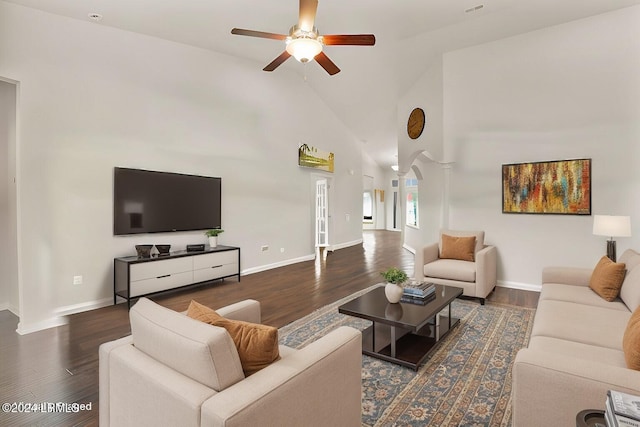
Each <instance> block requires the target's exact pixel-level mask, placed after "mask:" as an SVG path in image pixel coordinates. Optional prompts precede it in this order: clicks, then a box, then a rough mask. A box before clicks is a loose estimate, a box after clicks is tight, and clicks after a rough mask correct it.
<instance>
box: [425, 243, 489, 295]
mask: <svg viewBox="0 0 640 427" xmlns="http://www.w3.org/2000/svg"><path fill="white" fill-rule="evenodd" d="M443 235H446V236H453V237H475V245H474V246H473V247H472V249H471V258H469V259H473V261H471V260H462V259H455V257H454V258H451V257H448V256H451V255H450V251H448V252H449V254H447V255H446V256H447V257H443V256H442V255H443ZM446 236H445V240H446V239H447V237H446ZM447 241H449V240H447ZM445 243H446V242H445ZM444 249H445V252H447V249H448V248H444ZM415 265H416V266H419V265H422V266H423V268H422V271H420V269H419V268H416V278H418V279H422V278H423V277H424V279H425V280H428V281H430V282H434V283H438V284H441V285H449V286H457V287H459V288H462V289H463V290H464V293H463V295H466V296H469V297H474V298H479V299H480V304H483V305H484V301H485V298H486V297H487V296H488V295H489V294H490V293H491V292H492V291H493V289H494V288H495V286H496V281H497V253H496V248H495V246H488V245H485V244H484V231H459V230H441V231H440V239H439V242H438V243H432V244H430V245H427V246H425V247H424V248H423V250H422V251H418V252H417V253H416V260H415ZM422 275H424V276H423V277H421V276H422Z"/></svg>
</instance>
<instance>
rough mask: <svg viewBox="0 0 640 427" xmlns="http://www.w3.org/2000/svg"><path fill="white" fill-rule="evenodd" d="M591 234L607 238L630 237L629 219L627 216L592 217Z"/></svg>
mask: <svg viewBox="0 0 640 427" xmlns="http://www.w3.org/2000/svg"><path fill="white" fill-rule="evenodd" d="M593 234H595V235H596V236H608V237H629V236H631V218H630V217H628V216H614V215H594V217H593Z"/></svg>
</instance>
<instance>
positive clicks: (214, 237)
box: [204, 228, 224, 248]
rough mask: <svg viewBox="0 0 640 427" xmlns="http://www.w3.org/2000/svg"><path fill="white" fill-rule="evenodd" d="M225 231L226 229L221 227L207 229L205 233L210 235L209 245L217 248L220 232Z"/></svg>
mask: <svg viewBox="0 0 640 427" xmlns="http://www.w3.org/2000/svg"><path fill="white" fill-rule="evenodd" d="M220 233H224V230H223V229H221V228H214V229H212V230H207V231H206V232H205V233H204V234H206V235H207V236H209V246H211V247H212V248H215V247H216V246H218V234H220Z"/></svg>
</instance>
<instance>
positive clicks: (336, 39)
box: [322, 34, 376, 46]
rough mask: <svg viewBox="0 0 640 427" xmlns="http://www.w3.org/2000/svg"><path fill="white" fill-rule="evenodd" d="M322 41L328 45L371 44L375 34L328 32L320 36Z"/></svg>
mask: <svg viewBox="0 0 640 427" xmlns="http://www.w3.org/2000/svg"><path fill="white" fill-rule="evenodd" d="M322 43H324V44H326V45H327V46H329V45H352V46H373V45H374V44H376V36H374V35H373V34H330V35H326V36H322Z"/></svg>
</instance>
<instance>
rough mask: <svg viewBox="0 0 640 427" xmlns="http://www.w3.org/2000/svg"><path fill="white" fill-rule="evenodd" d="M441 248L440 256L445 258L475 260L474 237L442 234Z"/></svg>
mask: <svg viewBox="0 0 640 427" xmlns="http://www.w3.org/2000/svg"><path fill="white" fill-rule="evenodd" d="M441 239H442V250H441V251H440V258H446V259H459V260H462V261H475V260H476V253H475V247H476V237H475V236H469V237H457V236H449V235H448V234H443V235H442V237H441Z"/></svg>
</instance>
